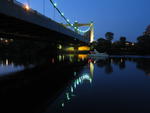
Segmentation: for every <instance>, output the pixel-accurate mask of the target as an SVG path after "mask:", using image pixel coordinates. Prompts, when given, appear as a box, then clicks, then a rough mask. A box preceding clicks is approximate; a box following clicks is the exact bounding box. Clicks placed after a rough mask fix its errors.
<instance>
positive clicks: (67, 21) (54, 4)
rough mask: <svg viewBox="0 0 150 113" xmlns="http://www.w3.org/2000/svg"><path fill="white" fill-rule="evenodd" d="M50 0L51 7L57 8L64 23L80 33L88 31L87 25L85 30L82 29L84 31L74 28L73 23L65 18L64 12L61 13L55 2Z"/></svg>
mask: <svg viewBox="0 0 150 113" xmlns="http://www.w3.org/2000/svg"><path fill="white" fill-rule="evenodd" d="M50 2H51V4H52V5H53V7H54V8H55V9H56V10H57V12H58V13H59V14H60V15H61V17H62V18H63V19H64V20H65V21H66V23H67V24H68V25H69V26H71V27H72V28H73V29H75V30H77V31H78V32H80V33H86V32H88V31H89V30H90V27H89V28H88V29H87V30H84V31H83V30H80V29H78V28H76V27H75V26H74V24H71V23H70V21H69V19H67V18H66V17H65V16H64V13H62V12H61V11H60V10H59V9H58V7H57V4H56V3H54V2H53V0H50Z"/></svg>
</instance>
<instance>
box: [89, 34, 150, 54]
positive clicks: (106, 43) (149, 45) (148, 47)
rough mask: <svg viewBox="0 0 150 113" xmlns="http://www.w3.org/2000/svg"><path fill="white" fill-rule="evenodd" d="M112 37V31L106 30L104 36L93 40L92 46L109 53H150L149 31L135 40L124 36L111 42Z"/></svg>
mask: <svg viewBox="0 0 150 113" xmlns="http://www.w3.org/2000/svg"><path fill="white" fill-rule="evenodd" d="M113 39H114V33H112V32H107V33H106V34H105V38H99V39H98V40H97V41H95V42H93V43H92V47H93V48H95V49H96V50H97V51H99V52H102V53H103V52H105V53H108V54H110V55H150V34H149V31H146V32H145V33H144V34H143V35H142V36H139V37H137V41H136V42H130V41H127V38H126V37H124V36H122V37H120V39H119V40H118V41H115V42H112V40H113Z"/></svg>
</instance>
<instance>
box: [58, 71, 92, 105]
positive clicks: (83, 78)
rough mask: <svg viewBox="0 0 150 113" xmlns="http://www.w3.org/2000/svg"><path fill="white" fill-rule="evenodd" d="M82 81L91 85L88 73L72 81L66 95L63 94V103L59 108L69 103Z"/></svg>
mask: <svg viewBox="0 0 150 113" xmlns="http://www.w3.org/2000/svg"><path fill="white" fill-rule="evenodd" d="M84 81H89V82H90V83H92V78H91V76H90V74H88V73H83V74H82V76H80V77H78V78H77V79H76V80H74V81H73V83H72V85H71V86H70V87H68V89H67V91H66V93H65V95H64V96H65V100H63V102H62V103H61V107H64V106H65V103H68V102H70V101H71V98H72V97H74V96H75V94H74V92H75V89H76V88H77V87H78V86H79V85H81V84H83V83H84Z"/></svg>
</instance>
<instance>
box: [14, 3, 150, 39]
mask: <svg viewBox="0 0 150 113" xmlns="http://www.w3.org/2000/svg"><path fill="white" fill-rule="evenodd" d="M17 1H20V2H23V3H27V1H28V0H17ZM29 1H30V5H31V7H32V8H33V9H36V10H38V11H39V12H41V13H43V0H29ZM45 1H46V6H45V7H46V11H45V12H46V13H45V14H46V15H47V16H49V17H50V18H52V19H55V20H56V21H58V22H62V19H61V17H60V16H59V15H58V13H57V12H55V11H54V9H53V7H52V5H51V4H50V2H49V0H45ZM53 1H55V2H56V3H57V4H58V7H59V9H60V10H61V11H62V12H64V14H65V16H66V17H68V19H69V20H70V21H71V22H74V21H78V22H82V23H87V22H90V21H94V25H95V39H97V38H99V37H104V35H105V33H106V32H108V31H110V32H113V33H114V34H115V37H114V40H118V39H119V37H120V36H126V37H127V40H129V41H136V37H137V36H139V35H142V33H143V32H144V31H145V29H146V27H147V26H148V25H149V24H150V0H53ZM63 22H64V21H63Z"/></svg>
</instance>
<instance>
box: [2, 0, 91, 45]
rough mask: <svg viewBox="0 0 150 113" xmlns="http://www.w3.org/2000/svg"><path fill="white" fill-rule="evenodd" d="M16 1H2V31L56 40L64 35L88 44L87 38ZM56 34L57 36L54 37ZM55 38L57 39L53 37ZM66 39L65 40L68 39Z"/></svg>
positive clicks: (69, 38)
mask: <svg viewBox="0 0 150 113" xmlns="http://www.w3.org/2000/svg"><path fill="white" fill-rule="evenodd" d="M13 1H14V0H0V28H2V29H0V30H1V31H3V29H5V30H6V29H7V31H11V32H19V33H22V34H29V35H30V34H32V35H33V34H36V36H40V37H41V36H47V37H51V38H50V39H52V38H55V37H58V35H63V37H66V38H67V39H68V40H74V41H76V40H77V41H80V42H84V43H88V42H89V40H87V39H86V38H85V37H83V36H81V35H79V34H77V33H75V32H74V31H71V30H70V29H67V28H65V27H64V26H62V25H61V24H59V23H57V22H55V21H53V20H51V19H50V18H48V17H46V16H44V15H42V14H40V13H38V12H37V11H35V10H32V9H30V10H28V11H27V10H25V9H24V8H23V5H22V4H20V3H18V2H13ZM54 34H55V35H54ZM52 36H55V37H52ZM66 38H65V39H66Z"/></svg>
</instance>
